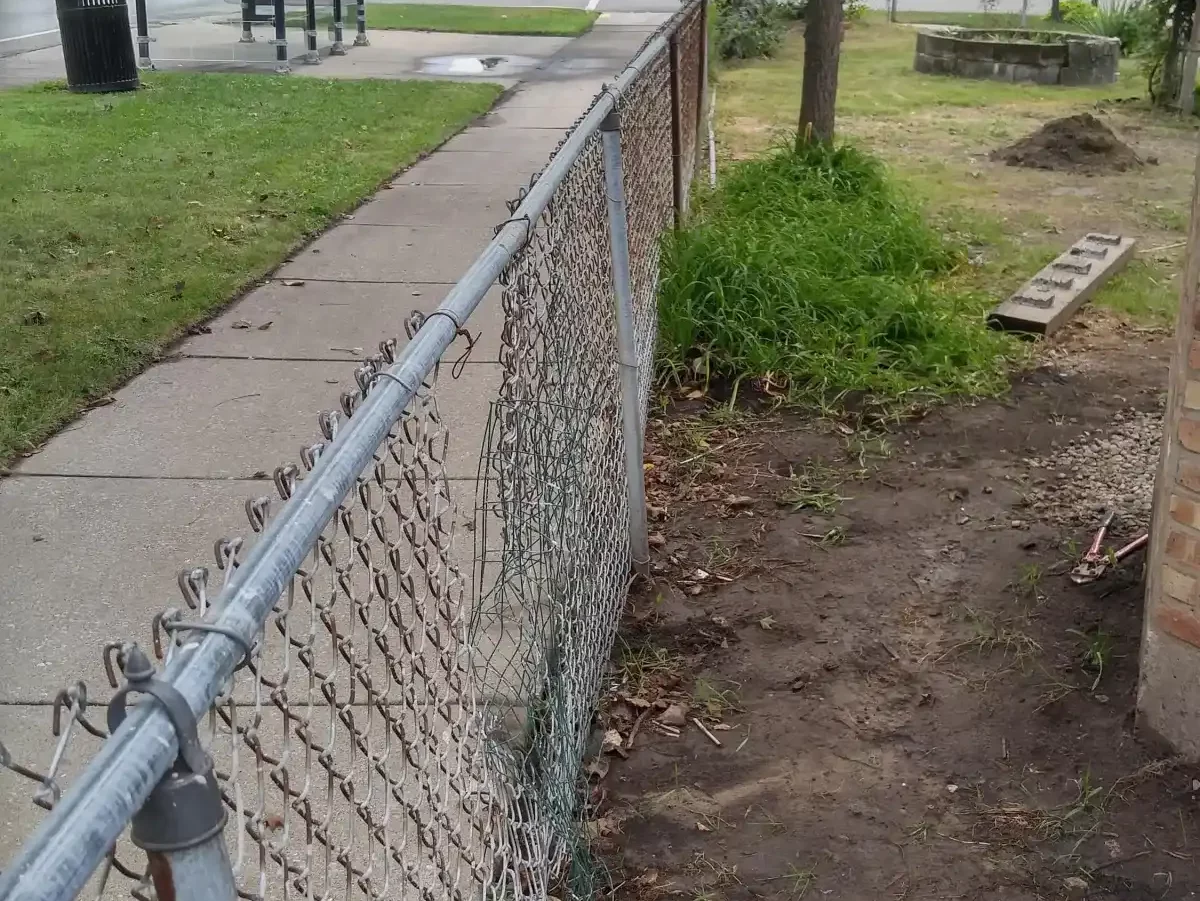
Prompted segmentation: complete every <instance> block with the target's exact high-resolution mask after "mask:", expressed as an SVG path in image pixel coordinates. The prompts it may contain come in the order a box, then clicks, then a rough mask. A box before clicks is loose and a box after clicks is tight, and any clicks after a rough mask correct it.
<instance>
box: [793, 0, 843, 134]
mask: <svg viewBox="0 0 1200 901" xmlns="http://www.w3.org/2000/svg"><path fill="white" fill-rule="evenodd" d="M841 52H842V0H808V6H807V7H806V9H805V12H804V84H803V86H802V87H801V89H800V131H799V133H798V134H797V135H796V144H797V146H802V145H804V144H807V143H809V142H812V141H816V142H819V143H822V144H828V143H831V142H832V141H833V121H834V112H835V108H836V106H837V82H838V57H839V56H840V55H841Z"/></svg>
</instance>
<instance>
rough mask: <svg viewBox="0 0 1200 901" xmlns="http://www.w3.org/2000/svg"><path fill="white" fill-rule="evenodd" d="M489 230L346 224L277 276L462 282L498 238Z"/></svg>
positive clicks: (407, 281)
mask: <svg viewBox="0 0 1200 901" xmlns="http://www.w3.org/2000/svg"><path fill="white" fill-rule="evenodd" d="M493 228H494V224H493V226H491V227H486V228H444V227H441V226H438V227H434V226H422V227H417V228H414V227H411V226H387V227H385V226H375V225H360V224H358V223H357V222H347V223H344V224H342V225H341V226H339V227H338V228H335V229H334V230H333V231H331V232H328V233H326V234H325V235H322V236H321V237H320V238H318V239H317V240H316V241H314V242H313V243H312V244H311V245H309V246H308V247H307V248H305V249H304V250H301V251H300V252H299V253H298V254H296V256H295V258H294V259H293V260H292V261H291V262H290V263H286V264H284V266H283V267H282V268H280V269H279V270H278V272H277V273H276V275H277V277H278V278H280V279H325V280H327V281H370V282H403V283H405V284H407V283H409V282H444V283H446V284H453V283H454V282H456V281H458V279H459V278H460V277H461V276H462V274H463V273H464V272H465V271H466V270H467V267H468V266H470V265H471V263H473V262H474V261H475V258H476V257H477V256H479V253H480V251H482V250H483V248H484V247H486V246H487V243H488V242H489V241H490V240H491V239H492V237H493V235H494V230H493Z"/></svg>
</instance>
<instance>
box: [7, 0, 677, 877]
mask: <svg viewBox="0 0 1200 901" xmlns="http://www.w3.org/2000/svg"><path fill="white" fill-rule="evenodd" d="M665 18H666V15H665V14H663V15H656V16H649V17H648V16H644V15H634V16H632V17H629V18H626V19H622V18H620V17H617V16H613V17H610V18H609V19H608V20H607V22H606V23H602V24H600V25H598V26H597V27H596V28H595V29H594V30H593V31H592V32H591V33H589V34H588V35H585V36H584V37H582V38H580V39H577V40H575V41H574V42H570V43H569V44H567V43H562V42H560V46H559V47H558V48H557V49H555V50H553V51H551V52H548V53H546V54H545V55H544V56H545V59H544V65H543V67H542V68H540V69H539V70H538V72H537V73H535V75H536V78H535V80H531V81H529V82H527V83H525V84H523V85H521V86H520V87H519V88H517V89H516V90H515V91H514V92H513V93H512V94H511V95H510V96H509V97H508V99H507V100H506V101H505V102H503V103H502V104H501V105H500V106H499V107H498V108H497V109H496V110H494V111H493V112H492V113H490V114H489V115H488V116H486V117H484V119H483V120H482V121H481V122H480V123H478V124H477V125H475V126H473V127H471V128H469V129H467V130H466V131H464V132H462V133H461V134H459V135H458V136H457V137H455V138H453V139H452V140H451V141H450V142H448V143H447V144H446V145H445V146H444V147H443V148H442V149H440V150H439V151H437V152H436V153H434V154H433V155H431V156H430V157H428V158H427V159H425V160H423V161H422V162H420V163H418V164H417V165H415V166H413V167H412V168H410V169H408V170H407V171H405V172H403V173H402V174H400V175H399V176H397V177H396V178H395V180H394V181H393V182H392V184H391V186H390V188H389V189H387V190H384V191H381V192H380V193H379V194H378V195H376V196H375V197H374V198H373V199H372V200H371V201H369V202H368V203H367V204H365V205H364V206H363V207H362V208H360V209H359V210H358V211H357V212H356V213H355V215H354V216H352V217H347V221H345V222H343V223H341V224H339V225H337V226H336V227H335V228H333V229H331V230H330V231H329V232H327V233H326V234H325V235H323V236H322V237H320V238H319V239H317V240H316V241H314V242H313V243H312V244H311V245H310V246H309V247H307V248H305V249H303V250H301V251H300V252H298V253H297V254H296V255H295V257H294V258H293V259H292V260H291V261H289V262H287V263H286V264H285V265H284V266H283V267H282V268H281V269H280V270H279V271H278V272H277V273H276V277H275V278H273V279H271V280H270V281H269V282H268V283H267V284H265V285H263V286H262V287H260V288H258V289H256V290H254V291H252V292H251V293H250V294H248V295H247V296H246V297H245V298H244V299H242V300H241V301H239V302H238V303H237V304H235V305H234V306H233V307H232V308H231V309H229V310H228V311H227V312H225V313H224V314H223V315H221V316H220V317H218V318H217V319H216V320H214V321H213V322H212V323H211V333H208V334H201V335H196V336H194V337H192V338H189V339H188V340H187V341H185V342H184V343H183V344H181V345H180V346H179V347H178V348H176V350H175V352H174V353H173V354H171V355H170V356H169V358H168V359H167V360H165V361H164V362H162V363H160V364H159V365H156V366H154V367H152V368H151V369H149V370H148V371H147V372H145V373H143V374H142V375H140V376H138V377H137V378H135V379H134V380H133V381H132V382H130V383H129V384H128V385H127V386H126V387H125V388H123V389H121V390H120V391H118V392H116V394H115V402H113V403H111V404H109V405H107V406H103V407H99V408H97V409H94V410H92V411H90V412H88V413H87V414H85V415H84V416H82V417H81V418H80V419H79V420H77V421H76V422H75V423H73V424H72V425H70V426H69V427H67V428H66V429H64V431H63V432H62V433H61V434H59V435H58V436H57V437H55V438H54V439H53V440H51V441H50V442H49V443H48V444H47V445H46V446H45V448H44V449H42V450H41V451H40V452H39V453H37V454H34V455H33V456H31V457H29V458H28V459H26V460H24V461H22V462H21V464H20V465H19V466H18V468H17V470H16V472H15V474H14V475H13V476H12V477H11V478H7V479H4V480H2V481H0V603H2V604H3V615H2V617H0V643H2V647H3V648H4V653H3V654H0V740H2V741H3V742H4V743H5V744H6V745H7V746H8V748H9V750H10V751H11V752H12V753H13V757H14V759H15V760H17V761H18V762H20V763H24V764H26V765H29V766H33V767H37V768H42V767H44V766H45V765H46V764H47V762H48V761H49V758H50V754H51V751H52V739H51V737H50V731H49V719H50V709H49V707H48V706H45V705H47V704H48V702H49V701H50V700H51V699H52V698H53V696H54V694H55V692H56V691H57V690H58V689H59V688H61V687H63V686H64V685H66V684H67V683H69V682H70V681H72V680H75V679H83V680H84V681H85V682H86V683H87V686H88V689H89V700H90V701H92V702H94V703H99V704H103V703H104V702H105V701H106V700H107V699H108V697H109V696H110V695H111V690H110V689H109V688H108V683H107V680H106V679H105V677H104V674H103V668H102V664H101V647H102V645H103V644H104V643H105V642H108V641H114V640H123V639H137V640H138V641H139V642H141V643H142V644H143V645H144V646H146V645H148V639H149V636H150V621H151V618H152V617H153V616H154V615H155V614H156V613H158V612H160V611H162V610H163V609H164V608H166V607H170V606H181V604H180V601H181V597H180V593H179V589H178V587H177V575H178V573H179V572H180V571H181V570H182V569H184V568H186V567H192V566H198V565H206V566H209V567H212V563H213V560H212V547H213V541H214V539H216V538H218V537H222V536H227V535H228V536H233V535H247V536H249V534H250V530H249V529H248V528H247V524H246V519H245V514H244V512H243V505H244V503H245V501H246V500H247V499H248V498H251V497H255V496H258V495H263V494H271V495H274V494H275V492H274V489H273V486H272V485H271V483H270V481H269V477H267V474H269V473H271V472H272V471H273V470H274V469H275V467H276V466H278V465H280V464H282V463H286V462H290V461H296V460H298V456H299V451H300V448H301V447H302V446H305V445H309V444H311V443H312V442H313V441H315V440H317V439H318V437H319V432H318V429H317V414H318V413H319V412H321V411H323V410H330V409H336V408H337V406H338V404H337V398H338V396H339V394H340V393H341V391H343V390H346V389H348V388H351V387H353V378H352V373H353V370H354V368H355V366H356V365H357V361H360V360H361V359H362V358H363V357H364V356H366V355H369V354H371V353H372V352H374V350H375V348H376V346H377V344H378V342H379V341H380V340H381V339H384V338H388V337H398V338H400V339H401V341H403V321H404V319H405V318H406V317H407V316H408V314H409V313H410V311H412V310H414V309H416V310H422V311H426V312H427V311H430V310H432V309H434V308H435V307H436V306H437V305H438V304H439V303H440V302H441V300H442V297H443V296H444V294H445V292H446V291H447V290H448V288H449V287H450V286H451V285H452V284H453V283H454V282H455V281H456V280H457V279H458V278H459V276H460V275H461V274H462V273H463V271H464V270H465V269H466V268H467V266H468V265H469V264H470V263H471V261H472V260H474V258H475V257H476V256H477V255H478V253H479V252H480V251H481V250H482V249H483V247H484V246H485V245H486V243H487V242H488V241H489V240H490V238H491V237H492V235H493V231H494V227H495V226H496V225H497V224H499V223H500V222H502V221H503V220H504V219H505V218H506V217H507V216H508V212H507V208H506V206H505V201H506V200H508V199H509V198H511V197H514V196H515V195H516V193H517V191H518V189H519V187H520V186H522V185H525V184H527V183H528V181H529V177H530V175H531V174H532V173H534V172H536V171H537V170H539V169H540V168H541V167H542V166H543V165H544V163H545V161H546V159H547V157H548V155H549V154H550V152H551V151H552V150H553V148H554V146H555V145H556V144H557V143H558V141H559V140H560V139H561V137H562V135H563V131H564V129H565V128H566V127H568V126H569V125H570V124H571V123H572V122H573V121H574V120H575V119H576V117H578V116H579V115H580V113H581V112H582V111H583V110H584V109H585V108H586V107H587V105H588V104H589V102H590V100H591V98H592V96H593V95H594V94H595V93H596V92H597V91H599V90H600V88H601V87H602V85H603V83H604V82H605V81H606V80H609V79H611V77H612V76H613V75H614V74H615V73H616V72H618V71H619V70H620V69H621V68H622V67H623V66H624V65H625V63H626V62H627V61H628V60H629V58H630V57H631V56H632V54H633V53H634V52H635V51H636V50H637V48H638V47H639V46H640V45H641V43H642V42H643V41H644V39H645V37H646V36H647V35H648V34H649V33H650V31H652V29H653V28H654V27H655V25H657V24H658V22H660V21H662V20H663V19H665ZM374 37H375V36H373V38H374ZM385 45H386V42H385V41H379V42H378V44H377V45H376V47H374V48H359V50H358V51H355V52H354V53H352V54H351V55H350V56H349V57H346V58H343V59H344V60H345V61H346V65H348V66H350V65H353V64H354V63H355V61H356V56H355V54H358V56H357V62H358V63H359V64H360V65H361V64H362V63H363V62H364V61H365V60H366V59H367V56H366V55H365V54H363V53H361V52H360V51H365V50H376V51H377V54H378V56H376V57H375V62H374V63H372V65H373V66H374V67H375V69H376V71H374V72H373V73H372V74H375V75H377V76H384V75H387V74H389V72H391V71H392V70H388V68H387V67H388V65H389V63H388V56H387V54H386V53H385V52H384V50H385ZM391 61H392V65H393V67H394V68H396V69H402V67H403V66H404V65H408V63H407V62H405V61H404V60H403V59H401V58H399V57H396V56H393V57H391ZM0 62H3V63H7V62H9V61H8V60H4V61H0ZM342 62H343V60H337V61H336V63H334V64H330V65H328V66H323V67H320V71H319V72H317V73H316V74H322V75H330V74H333V72H332V71H331V70H333V69H334V67H335V65H336V64H337V63H342ZM394 74H403V71H400V72H395V73H394ZM502 319H503V317H502V313H501V310H500V305H499V298H498V290H494V291H493V292H492V293H491V294H489V296H488V298H487V299H486V300H485V302H484V304H483V305H482V306H481V308H480V309H479V310H478V311H477V313H476V315H475V316H474V317H473V318H472V320H471V321H470V323H469V326H470V328H471V330H472V332H473V333H480V334H481V336H482V337H481V339H480V343H479V344H478V346H476V348H475V350H474V353H473V354H472V356H471V359H470V361H469V362H468V363H467V364H466V365H465V367H464V369H463V373H462V376H461V378H459V379H458V380H454V379H451V378H450V377H449V372H448V367H447V368H445V369H444V370H443V377H442V379H441V383H440V388H439V395H440V404H441V409H442V412H443V418H444V420H445V421H446V422H447V423H448V425H449V428H450V434H451V457H450V461H449V473H450V475H451V477H452V478H453V480H454V496H455V500H456V503H457V505H458V510H459V512H458V516H459V522H460V523H465V522H467V521H471V520H473V519H474V512H473V507H474V498H475V489H476V484H475V478H476V471H477V463H478V456H479V450H480V446H481V441H482V438H483V430H484V427H485V423H486V418H487V415H488V409H489V408H488V404H489V401H490V400H491V399H492V398H493V397H494V396H495V391H496V387H497V385H498V382H499V377H500V368H499V365H498V363H497V362H496V360H497V352H498V349H499V334H500V328H501V325H502ZM242 322H249V323H250V324H251V326H252V327H251V328H245V327H244V326H242V325H241V323H242ZM267 322H269V323H270V327H269V328H268V329H265V330H260V329H259V328H257V327H256V326H260V325H264V324H265V323H267ZM235 324H237V325H238V327H235ZM458 350H459V349H458V348H457V347H456V348H452V350H451V352H450V355H449V358H450V359H453V358H455V357H457V356H458ZM470 553H471V548H470V538H469V537H467V538H466V540H464V541H461V542H460V547H459V548H458V549H457V554H456V556H457V559H458V560H459V562H460V564H461V565H462V566H463V567H464V571H466V568H467V567H468V566H469V563H470ZM215 575H216V574H215V571H214V576H215ZM213 581H214V582H215V581H216V580H215V579H214V580H213ZM96 716H97V717H98V719H99V720H101V721H102V720H103V716H102V712H101V711H96ZM76 746H77V747H76V748H75V753H74V754H73V755H72V759H71V760H70V762H69V764H68V767H67V771H68V773H69V772H71V771H73V770H74V769H75V768H76V767H77V766H78V764H79V763H80V757H82V756H83V754H82V752H84V751H89V752H90V751H91V750H92V749H93V748H94V747H95V742H94V740H91V739H88V738H86V737H83V738H80V739H77V740H76ZM0 775H4V774H2V773H0ZM8 775H11V774H8ZM31 791H32V789H31V786H29V785H28V784H27V783H22V782H21V781H20V780H18V779H16V778H15V777H13V778H3V779H0V867H2V866H3V862H4V861H7V860H9V859H10V858H11V856H12V854H13V853H14V851H15V850H16V848H17V847H18V845H19V844H20V841H21V840H22V838H23V837H24V836H25V834H26V833H27V832H28V830H29V829H30V828H31V826H32V824H33V823H34V822H36V821H37V814H36V812H35V809H34V808H33V807H32V806H31V805H30V803H29V800H28V799H29V797H30V795H31Z"/></svg>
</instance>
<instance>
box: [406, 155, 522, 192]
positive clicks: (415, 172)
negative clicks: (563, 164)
mask: <svg viewBox="0 0 1200 901" xmlns="http://www.w3.org/2000/svg"><path fill="white" fill-rule="evenodd" d="M538 165H539V158H538V156H537V155H533V156H530V155H529V154H528V153H522V152H509V153H489V152H486V151H477V150H462V151H459V152H457V153H436V154H434V155H433V156H431V157H429V158H428V159H424V160H421V162H419V163H417V164H416V165H415V166H412V167H411V168H409V169H406V170H405V171H404V172H402V173H401V174H400V175H398V176H396V178H395V179H394V180H393V181H392V184H394V185H498V186H501V187H509V186H510V185H519V184H526V183H528V181H529V176H530V175H531V174H532V173H533V172H535V171H537V169H538Z"/></svg>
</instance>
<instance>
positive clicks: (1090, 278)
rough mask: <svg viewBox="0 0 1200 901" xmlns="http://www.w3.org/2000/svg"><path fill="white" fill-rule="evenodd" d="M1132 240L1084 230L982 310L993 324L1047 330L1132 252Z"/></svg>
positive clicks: (1068, 314)
mask: <svg viewBox="0 0 1200 901" xmlns="http://www.w3.org/2000/svg"><path fill="white" fill-rule="evenodd" d="M1135 244H1136V242H1135V241H1134V239H1133V238H1124V237H1121V236H1120V235H1104V234H1098V233H1090V234H1088V235H1085V236H1084V237H1083V238H1081V239H1080V240H1078V241H1076V242H1075V243H1074V244H1073V245H1071V247H1069V248H1068V249H1067V251H1066V252H1065V253H1063V254H1061V255H1060V256H1059V257H1058V258H1057V259H1055V260H1054V261H1053V262H1052V263H1050V265H1048V266H1046V267H1045V268H1044V269H1042V271H1041V272H1039V273H1038V274H1037V275H1035V276H1034V277H1033V278H1031V279H1030V280H1029V281H1027V282H1026V283H1025V284H1024V285H1022V286H1021V287H1020V288H1019V289H1018V290H1017V292H1016V293H1015V294H1013V295H1012V297H1010V298H1009V299H1008V300H1006V301H1004V303H1002V304H1000V306H998V307H996V309H995V310H993V311H992V313H991V315H989V316H988V324H989V325H991V326H992V327H993V328H998V329H1004V330H1008V331H1019V332H1033V333H1035V334H1041V335H1050V334H1053V333H1054V332H1055V331H1057V330H1058V329H1059V328H1060V327H1061V326H1062V324H1063V323H1064V322H1066V321H1067V320H1068V319H1070V318H1071V316H1072V315H1074V313H1075V311H1076V310H1077V309H1079V307H1081V306H1082V305H1083V303H1084V302H1085V301H1086V300H1088V298H1090V297H1091V296H1092V295H1093V294H1095V293H1096V292H1097V291H1098V290H1099V289H1100V286H1101V285H1103V284H1104V283H1105V282H1106V281H1108V279H1110V278H1111V277H1112V276H1113V275H1115V274H1116V273H1117V272H1119V271H1120V270H1121V269H1122V268H1123V267H1124V266H1125V264H1126V263H1127V262H1128V261H1129V258H1130V257H1131V256H1132V255H1133V248H1134V245H1135Z"/></svg>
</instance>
